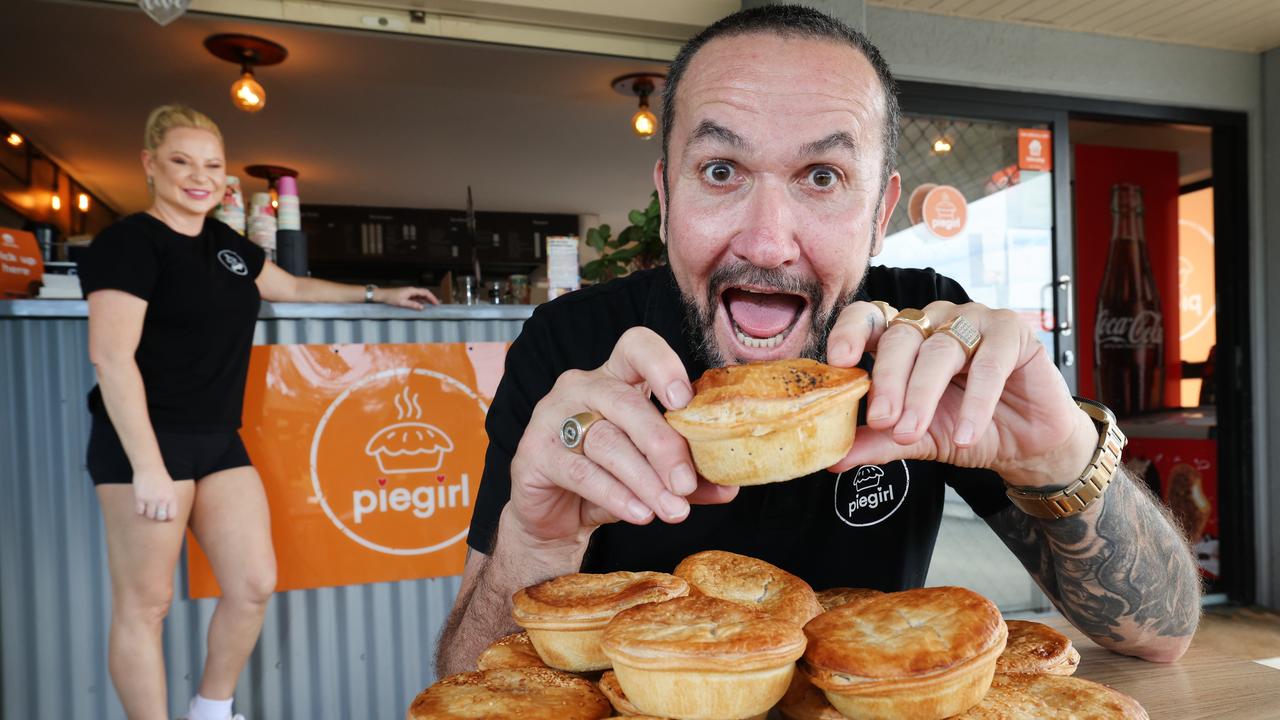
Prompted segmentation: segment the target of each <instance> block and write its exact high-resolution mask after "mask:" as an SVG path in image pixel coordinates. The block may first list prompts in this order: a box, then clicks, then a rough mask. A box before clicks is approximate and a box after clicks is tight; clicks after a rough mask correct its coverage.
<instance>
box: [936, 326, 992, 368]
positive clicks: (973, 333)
mask: <svg viewBox="0 0 1280 720" xmlns="http://www.w3.org/2000/svg"><path fill="white" fill-rule="evenodd" d="M937 332H939V333H945V334H947V335H950V336H951V337H953V338H955V339H956V341H957V342H959V343H960V347H962V348H964V358H965V362H968V361H969V360H972V359H973V354H974V353H975V352H977V351H978V346H979V345H981V344H982V333H980V332H978V328H977V327H976V326H975V325H974V324H973V323H971V322H969V320H968V318H966V317H965V316H963V315H957V316H955V317H954V318H952V319H950V320H948V321H947V322H946V323H944V324H943V325H942V327H940V328H938V329H937Z"/></svg>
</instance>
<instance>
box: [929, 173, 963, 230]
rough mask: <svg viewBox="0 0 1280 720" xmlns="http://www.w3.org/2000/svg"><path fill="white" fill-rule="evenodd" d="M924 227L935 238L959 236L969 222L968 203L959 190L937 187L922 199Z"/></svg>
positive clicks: (947, 186) (946, 186) (945, 186)
mask: <svg viewBox="0 0 1280 720" xmlns="http://www.w3.org/2000/svg"><path fill="white" fill-rule="evenodd" d="M921 214H922V215H923V217H924V226H925V229H927V230H928V231H929V232H930V233H932V234H934V235H935V236H937V237H940V238H943V239H947V238H953V237H955V236H957V235H959V234H960V233H961V232H962V231H963V230H964V226H965V223H967V222H968V221H969V203H967V202H966V201H965V199H964V195H962V194H961V193H960V191H959V190H957V189H955V188H954V187H952V186H950V185H939V186H937V187H935V188H933V189H932V190H930V191H929V194H928V195H925V197H924V208H923V212H922V213H921Z"/></svg>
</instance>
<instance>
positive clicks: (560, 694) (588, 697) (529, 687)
mask: <svg viewBox="0 0 1280 720" xmlns="http://www.w3.org/2000/svg"><path fill="white" fill-rule="evenodd" d="M612 712H613V708H611V707H610V706H609V701H608V700H607V699H606V698H605V696H604V695H601V694H600V691H599V690H597V689H596V687H595V686H594V685H592V684H591V682H590V681H588V680H583V679H582V678H579V677H575V676H573V675H570V674H568V673H563V672H559V671H556V670H549V669H546V668H509V669H503V670H485V671H483V672H467V673H459V674H457V675H451V676H449V677H447V678H445V679H443V680H441V681H439V682H437V683H436V684H435V685H432V686H431V687H429V688H427V689H426V690H423V691H422V692H421V693H419V694H418V697H416V698H414V700H413V704H411V705H410V706H409V711H408V713H407V714H406V717H407V718H408V720H428V719H430V720H453V719H454V718H513V717H518V718H523V719H524V720H598V718H605V717H609V715H610V714H611V713H612Z"/></svg>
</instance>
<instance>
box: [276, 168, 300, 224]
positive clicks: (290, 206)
mask: <svg viewBox="0 0 1280 720" xmlns="http://www.w3.org/2000/svg"><path fill="white" fill-rule="evenodd" d="M276 194H277V196H278V197H277V198H276V202H278V203H279V205H280V206H279V207H278V208H276V222H277V223H278V224H279V227H280V229H281V230H301V229H302V210H301V208H300V207H299V205H298V179H297V178H295V177H290V176H288V175H286V176H284V177H282V178H280V179H279V180H277V181H276Z"/></svg>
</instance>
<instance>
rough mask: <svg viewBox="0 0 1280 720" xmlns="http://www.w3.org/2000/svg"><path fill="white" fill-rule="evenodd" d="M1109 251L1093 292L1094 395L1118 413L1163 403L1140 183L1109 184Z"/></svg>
mask: <svg viewBox="0 0 1280 720" xmlns="http://www.w3.org/2000/svg"><path fill="white" fill-rule="evenodd" d="M1111 220H1112V226H1111V251H1110V253H1108V255H1107V268H1106V270H1105V271H1104V272H1103V275H1102V287H1101V288H1100V289H1099V292H1098V313H1097V323H1096V324H1095V325H1094V331H1093V360H1094V362H1093V369H1094V377H1095V378H1096V380H1097V384H1098V400H1099V401H1101V402H1103V403H1105V404H1106V405H1107V406H1108V407H1110V408H1111V410H1112V411H1113V412H1115V414H1116V415H1117V416H1119V417H1123V416H1126V415H1133V414H1135V413H1140V412H1143V411H1146V410H1156V409H1159V408H1161V407H1162V406H1163V404H1164V317H1163V316H1162V314H1161V312H1160V292H1159V290H1158V289H1157V288H1156V279H1155V276H1154V275H1153V274H1152V273H1151V260H1150V258H1149V257H1148V256H1147V241H1146V239H1145V237H1144V236H1143V231H1142V188H1140V187H1138V186H1137V185H1132V184H1128V183H1122V184H1119V185H1115V186H1113V187H1112V188H1111Z"/></svg>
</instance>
